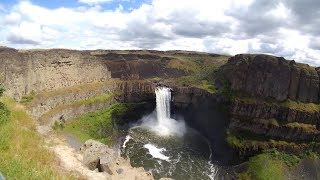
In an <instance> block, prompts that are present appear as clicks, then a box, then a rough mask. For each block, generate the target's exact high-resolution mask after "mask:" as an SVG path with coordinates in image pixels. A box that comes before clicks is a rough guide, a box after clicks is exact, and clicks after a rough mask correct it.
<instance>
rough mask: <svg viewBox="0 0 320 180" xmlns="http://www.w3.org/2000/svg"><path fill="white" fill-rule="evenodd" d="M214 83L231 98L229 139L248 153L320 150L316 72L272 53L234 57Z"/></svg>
mask: <svg viewBox="0 0 320 180" xmlns="http://www.w3.org/2000/svg"><path fill="white" fill-rule="evenodd" d="M217 77H218V78H217V80H216V84H217V86H218V87H219V88H221V89H222V91H225V92H227V94H228V95H229V97H230V106H229V111H228V112H229V115H230V123H229V141H230V143H231V144H233V146H234V147H235V148H238V151H239V152H240V153H242V154H244V155H252V154H255V153H257V152H260V151H262V150H264V149H270V148H277V149H279V150H284V151H289V152H294V153H301V152H304V151H307V150H310V149H312V150H314V151H316V152H318V148H319V143H318V142H319V138H320V134H319V133H320V131H319V117H320V106H319V101H320V94H319V93H320V91H319V86H320V85H319V84H320V83H319V79H320V72H319V69H318V68H315V67H311V66H309V65H307V64H301V63H297V62H295V61H294V60H291V61H289V60H285V59H284V58H282V57H274V56H268V55H243V54H241V55H236V56H234V57H231V58H230V59H229V60H228V62H227V63H226V64H225V65H224V66H222V67H221V68H220V70H219V72H218V74H217Z"/></svg>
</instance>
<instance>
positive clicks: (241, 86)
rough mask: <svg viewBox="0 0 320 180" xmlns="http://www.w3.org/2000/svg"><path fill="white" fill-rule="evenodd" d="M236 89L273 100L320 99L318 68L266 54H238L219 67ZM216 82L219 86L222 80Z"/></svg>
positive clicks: (309, 100) (313, 100)
mask: <svg viewBox="0 0 320 180" xmlns="http://www.w3.org/2000/svg"><path fill="white" fill-rule="evenodd" d="M219 71H220V74H221V75H220V76H223V77H222V78H224V80H226V81H228V82H229V83H230V88H231V89H232V90H235V91H241V92H245V93H247V94H249V95H251V96H261V97H272V98H275V99H276V100H279V101H283V100H285V99H291V100H298V101H302V102H319V100H320V99H319V73H320V72H319V69H318V68H314V67H311V66H309V65H307V64H300V63H296V62H295V61H287V60H285V59H284V58H282V57H275V56H269V55H249V54H240V55H236V56H234V57H231V58H230V59H229V61H228V63H227V64H226V65H224V66H223V67H221V68H220V70H219ZM221 81H222V79H220V81H218V82H217V84H219V85H220V86H221V85H222V83H223V82H221Z"/></svg>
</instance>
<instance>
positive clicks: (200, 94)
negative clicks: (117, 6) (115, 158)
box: [0, 47, 320, 178]
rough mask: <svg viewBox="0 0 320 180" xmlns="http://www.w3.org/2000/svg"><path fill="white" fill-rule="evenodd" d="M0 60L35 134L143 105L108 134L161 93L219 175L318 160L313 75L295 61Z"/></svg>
mask: <svg viewBox="0 0 320 180" xmlns="http://www.w3.org/2000/svg"><path fill="white" fill-rule="evenodd" d="M0 60H1V65H0V83H1V84H3V86H4V87H5V89H6V91H5V95H6V96H9V97H11V98H13V99H15V100H16V101H18V102H20V103H21V104H23V105H24V106H25V107H26V109H27V111H28V112H29V114H30V115H31V116H32V117H33V118H34V119H36V120H37V121H38V122H39V127H40V130H41V129H42V130H43V129H45V130H48V129H51V128H52V127H54V126H55V125H56V124H64V123H68V122H69V121H72V120H73V119H74V118H76V117H79V116H81V115H85V114H87V113H90V112H95V111H98V110H103V109H106V108H110V107H112V106H113V105H114V104H117V103H142V102H143V103H142V104H141V105H139V106H137V107H136V108H134V110H132V111H131V112H127V113H128V114H126V115H124V116H122V117H121V118H118V119H117V122H116V124H119V126H120V125H125V124H129V123H132V122H136V121H137V120H138V119H140V118H141V117H142V116H143V115H145V114H147V113H150V112H151V111H152V110H153V109H154V108H155V88H156V87H158V86H167V87H170V88H171V89H172V110H173V111H174V112H176V113H177V114H180V115H182V116H183V117H184V120H185V121H186V123H187V124H188V125H189V126H190V127H192V128H194V129H196V130H198V131H199V132H200V133H201V134H202V135H203V136H205V137H206V138H207V139H208V140H209V141H210V146H211V148H212V154H213V156H212V159H213V161H216V162H217V164H219V165H222V166H233V165H238V164H241V163H242V162H244V161H246V160H248V158H249V157H252V156H254V155H257V154H259V153H261V152H263V151H264V150H268V149H277V150H279V151H283V152H287V153H292V154H301V153H304V152H305V151H312V152H316V153H320V152H319V147H320V143H319V140H320V129H319V128H320V123H319V118H320V106H319V102H320V94H319V91H320V70H319V68H315V67H311V66H309V65H307V64H301V63H297V62H295V61H294V60H290V61H289V60H286V59H284V58H283V57H275V56H271V55H260V54H240V55H236V56H233V57H230V56H226V55H217V54H209V53H200V52H188V51H153V50H92V51H89V50H85V51H78V50H66V49H50V50H41V49H39V50H37V49H35V50H17V49H13V48H7V47H1V48H0ZM300 165H301V164H300ZM301 166H303V164H302V165H301ZM237 171H238V169H237V168H235V170H231V172H230V173H229V174H231V175H230V176H228V178H232V176H237V175H236V174H237V173H236V172H237Z"/></svg>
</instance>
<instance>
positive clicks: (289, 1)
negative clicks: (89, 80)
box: [0, 0, 320, 66]
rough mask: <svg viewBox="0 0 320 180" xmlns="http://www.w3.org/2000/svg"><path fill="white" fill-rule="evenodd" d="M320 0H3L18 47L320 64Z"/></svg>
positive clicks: (4, 35) (2, 28) (1, 15)
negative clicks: (248, 56)
mask: <svg viewBox="0 0 320 180" xmlns="http://www.w3.org/2000/svg"><path fill="white" fill-rule="evenodd" d="M319 35H320V0H0V45H4V46H9V47H14V48H23V49H25V48H72V49H157V50H173V49H178V50H192V51H204V52H211V53H219V54H230V55H234V54H238V53H267V54H274V55H277V56H284V57H286V58H288V59H295V60H296V61H300V62H305V63H309V64H312V65H316V66H320V36H319Z"/></svg>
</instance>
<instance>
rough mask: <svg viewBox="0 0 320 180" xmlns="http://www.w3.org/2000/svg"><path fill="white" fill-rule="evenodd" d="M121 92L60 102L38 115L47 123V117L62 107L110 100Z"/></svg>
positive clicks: (74, 106) (62, 108)
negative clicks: (60, 103) (64, 102)
mask: <svg viewBox="0 0 320 180" xmlns="http://www.w3.org/2000/svg"><path fill="white" fill-rule="evenodd" d="M120 94H121V93H118V92H115V93H110V94H102V95H100V96H95V97H90V98H88V99H85V100H82V101H74V102H71V103H68V104H62V105H59V106H57V107H55V108H54V109H51V110H50V111H47V112H46V113H45V114H43V115H42V116H41V117H40V120H41V122H43V123H47V122H48V120H49V117H50V116H52V115H53V114H55V113H58V112H60V111H62V110H64V109H68V108H76V107H80V106H85V105H91V104H94V103H99V102H105V101H108V100H110V99H111V98H112V97H115V96H119V95H120Z"/></svg>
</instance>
